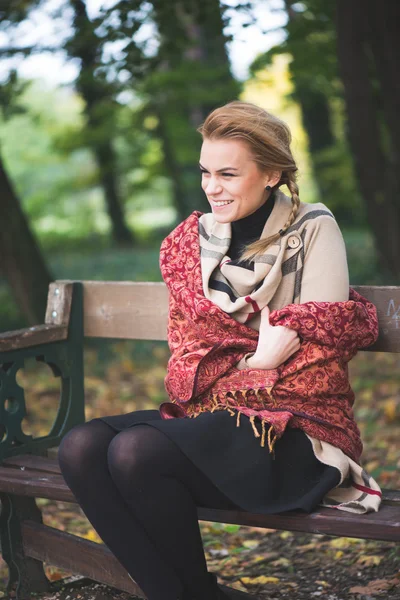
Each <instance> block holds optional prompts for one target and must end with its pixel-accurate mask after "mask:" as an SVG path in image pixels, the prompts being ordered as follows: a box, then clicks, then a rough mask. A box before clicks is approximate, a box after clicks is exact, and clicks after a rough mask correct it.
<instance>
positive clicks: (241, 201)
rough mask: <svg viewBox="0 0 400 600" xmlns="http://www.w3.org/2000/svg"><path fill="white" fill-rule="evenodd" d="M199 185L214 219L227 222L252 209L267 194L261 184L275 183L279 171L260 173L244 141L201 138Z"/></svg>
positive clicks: (250, 211) (246, 214)
mask: <svg viewBox="0 0 400 600" xmlns="http://www.w3.org/2000/svg"><path fill="white" fill-rule="evenodd" d="M200 170H201V187H202V188H203V190H204V192H205V194H206V196H207V200H208V201H209V203H210V206H211V208H212V212H213V214H214V217H215V220H216V221H218V222H219V223H230V222H232V221H237V220H238V219H243V218H244V217H247V216H248V215H251V214H252V213H253V212H255V211H256V210H257V209H258V208H260V206H261V205H262V204H264V202H265V201H266V200H267V198H268V197H269V195H270V193H271V192H269V191H266V189H265V186H267V185H270V186H271V187H272V186H274V185H275V184H277V183H278V181H279V179H280V176H281V174H280V173H277V172H275V173H273V174H271V173H269V174H268V173H263V172H261V171H260V169H259V168H258V166H257V164H256V163H255V161H254V160H253V157H252V155H251V153H250V150H249V148H248V146H247V144H246V142H244V141H242V140H235V139H218V140H209V139H205V140H204V141H203V145H202V147H201V153H200Z"/></svg>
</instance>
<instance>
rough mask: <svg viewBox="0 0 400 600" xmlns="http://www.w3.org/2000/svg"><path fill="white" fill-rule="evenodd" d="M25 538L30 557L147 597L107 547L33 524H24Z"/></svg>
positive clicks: (31, 522) (24, 543) (27, 553)
mask: <svg viewBox="0 0 400 600" xmlns="http://www.w3.org/2000/svg"><path fill="white" fill-rule="evenodd" d="M22 536H23V547H24V552H25V554H26V556H30V557H31V558H36V559H37V560H41V561H45V562H47V563H49V564H51V565H53V566H55V567H59V568H60V569H65V570H66V571H71V572H73V573H76V574H78V575H83V576H84V577H89V578H90V579H94V580H95V581H100V582H101V583H105V584H106V585H110V586H112V587H115V588H117V589H120V590H123V591H125V592H128V593H130V594H133V595H135V596H139V597H140V598H145V597H146V596H145V595H144V593H143V592H142V590H141V589H140V587H139V586H138V585H137V583H135V582H134V581H133V579H131V577H130V575H129V574H128V572H127V571H126V569H124V567H123V566H122V565H121V563H120V562H119V561H118V560H117V559H116V558H115V556H114V555H113V554H112V553H111V551H110V550H109V549H108V548H107V546H105V545H104V544H97V543H96V542H91V541H89V540H85V539H83V538H79V537H77V536H75V535H71V534H70V533H65V532H63V531H59V530H58V529H54V528H53V527H49V526H46V525H40V524H38V523H35V522H33V521H24V522H23V523H22Z"/></svg>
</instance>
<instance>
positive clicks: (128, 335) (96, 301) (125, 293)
mask: <svg viewBox="0 0 400 600" xmlns="http://www.w3.org/2000/svg"><path fill="white" fill-rule="evenodd" d="M83 283H84V288H83V296H84V323H85V325H84V329H85V336H87V337H104V338H122V339H137V340H166V339H167V318H168V290H167V287H166V285H165V284H164V283H149V282H145V283H138V282H129V281H118V282H106V281H85V282H83Z"/></svg>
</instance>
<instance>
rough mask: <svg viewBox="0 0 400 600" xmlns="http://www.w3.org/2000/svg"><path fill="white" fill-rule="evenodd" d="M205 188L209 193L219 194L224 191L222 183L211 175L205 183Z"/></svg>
mask: <svg viewBox="0 0 400 600" xmlns="http://www.w3.org/2000/svg"><path fill="white" fill-rule="evenodd" d="M204 190H205V191H206V192H207V194H209V195H212V194H219V193H221V192H222V185H221V184H220V183H219V182H218V181H217V179H216V178H215V177H212V176H210V177H209V178H208V179H207V181H206V182H205V185H204Z"/></svg>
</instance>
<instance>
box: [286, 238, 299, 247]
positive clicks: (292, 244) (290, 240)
mask: <svg viewBox="0 0 400 600" xmlns="http://www.w3.org/2000/svg"><path fill="white" fill-rule="evenodd" d="M288 246H289V248H298V247H299V246H300V240H299V239H298V238H297V237H296V236H294V235H292V236H290V237H289V238H288Z"/></svg>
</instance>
